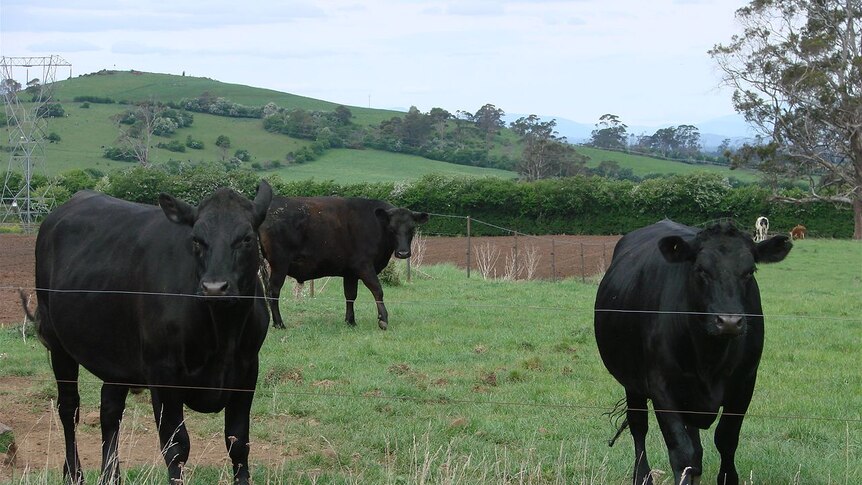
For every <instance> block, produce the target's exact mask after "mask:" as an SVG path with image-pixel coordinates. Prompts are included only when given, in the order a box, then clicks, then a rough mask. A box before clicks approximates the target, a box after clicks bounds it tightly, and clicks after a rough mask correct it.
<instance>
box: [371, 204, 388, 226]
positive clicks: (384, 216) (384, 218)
mask: <svg viewBox="0 0 862 485" xmlns="http://www.w3.org/2000/svg"><path fill="white" fill-rule="evenodd" d="M374 215H375V216H377V218H378V219H380V222H382V223H383V225H384V226H388V225H389V211H388V210H386V209H384V208H383V207H378V208H376V209H374Z"/></svg>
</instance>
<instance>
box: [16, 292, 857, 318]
mask: <svg viewBox="0 0 862 485" xmlns="http://www.w3.org/2000/svg"><path fill="white" fill-rule="evenodd" d="M0 290H5V291H27V292H34V291H36V292H40V291H41V292H48V293H67V294H70V293H96V294H106V295H141V296H158V297H177V298H199V299H215V300H225V299H232V298H237V299H240V298H242V299H247V300H265V301H273V300H280V299H276V298H272V297H268V296H252V295H247V296H243V295H238V296H236V297H233V296H230V297H224V296H210V295H198V294H194V293H164V292H148V291H140V292H136V291H127V290H119V291H115V290H88V289H63V290H61V289H51V288H36V287H22V286H0ZM312 298H313V299H315V300H319V301H322V302H333V303H343V302H351V303H354V304H355V303H356V302H358V301H359V299H358V298H357V299H354V300H347V299H344V298H328V297H320V296H314V297H312ZM363 301H364V300H363ZM371 302H374V303H385V304H387V305H389V306H397V305H409V306H417V305H418V306H421V305H429V306H445V307H447V308H451V307H452V306H453V305H461V306H463V307H467V308H481V309H486V310H487V309H499V310H511V309H513V308H519V309H528V310H548V311H558V312H566V313H573V312H576V311H578V309H577V308H575V307H555V306H539V305H528V304H527V305H524V304H518V305H514V304H513V305H495V304H477V303H469V304H463V303H462V302H461V301H460V300H439V301H429V300H427V299H425V300H391V299H390V300H387V301H385V302H381V301H376V300H371ZM22 311H23V310H22ZM594 312H603V313H628V314H647V315H692V316H719V315H728V314H727V313H717V312H693V311H669V310H625V309H617V308H594V309H590V310H588V311H587V312H584V314H585V315H588V316H589V315H592V314H593V313H594ZM731 315H733V316H741V317H763V318H766V319H799V318H804V319H806V320H823V321H835V322H854V323H859V324H862V317H857V318H853V317H833V316H822V315H821V316H818V315H786V314H759V313H739V314H731Z"/></svg>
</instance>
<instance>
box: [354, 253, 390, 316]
mask: <svg viewBox="0 0 862 485" xmlns="http://www.w3.org/2000/svg"><path fill="white" fill-rule="evenodd" d="M360 278H362V283H364V284H365V287H366V288H368V290H369V291H370V292H371V294H372V295H373V296H374V302H375V303H376V304H377V326H378V327H380V330H386V329H387V328H388V327H389V313H388V312H387V311H386V305H384V304H383V285H381V284H380V279H379V278H377V273H375V272H374V269H373V268H371V271H365V272H364V274H361V275H360Z"/></svg>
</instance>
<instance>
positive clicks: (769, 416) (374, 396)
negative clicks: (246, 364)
mask: <svg viewBox="0 0 862 485" xmlns="http://www.w3.org/2000/svg"><path fill="white" fill-rule="evenodd" d="M93 377H96V376H93ZM20 379H21V380H28V381H31V382H39V383H43V384H44V383H49V382H57V383H64V384H75V385H78V386H82V385H91V384H92V385H100V386H101V385H109V386H118V387H129V388H135V389H149V388H163V389H181V390H204V391H226V392H261V390H260V389H257V388H255V389H240V388H226V387H206V386H183V385H173V384H138V383H129V382H110V381H101V380H100V382H95V381H86V380H80V379H75V380H71V379H53V378H50V377H32V378H31V377H20ZM96 379H98V377H96ZM279 394H280V395H289V396H290V395H292V396H303V397H319V398H345V399H356V398H360V399H369V400H370V399H380V400H389V401H412V402H419V403H425V404H427V403H433V404H469V405H477V404H478V405H486V404H487V405H493V406H509V407H516V406H518V407H535V408H543V409H564V410H590V411H605V413H606V414H608V413H610V412H613V411H614V410H616V409H617V407H616V405H613V406H611V407H608V406H599V405H587V404H560V403H541V402H527V401H494V400H479V399H454V398H447V397H442V398H441V397H440V396H435V397H428V398H426V397H413V396H396V395H381V394H369V393H363V394H351V393H346V392H314V391H297V390H288V391H282V390H279ZM441 401H443V402H441ZM619 409H622V410H629V411H641V412H650V411H651V412H653V413H655V414H662V413H676V414H687V415H698V416H702V415H722V416H742V417H746V418H758V419H774V420H784V421H821V422H836V423H845V424H850V423H862V418H855V417H843V418H830V417H824V416H815V415H780V414H759V413H747V412H746V413H731V412H724V411H720V412H710V411H689V410H674V409H655V408H653V409H649V408H629V407H625V408H619Z"/></svg>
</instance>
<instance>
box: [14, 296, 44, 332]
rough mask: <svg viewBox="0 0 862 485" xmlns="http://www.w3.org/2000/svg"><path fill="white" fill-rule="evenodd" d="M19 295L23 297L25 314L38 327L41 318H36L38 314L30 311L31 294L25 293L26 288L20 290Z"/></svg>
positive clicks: (22, 304)
mask: <svg viewBox="0 0 862 485" xmlns="http://www.w3.org/2000/svg"><path fill="white" fill-rule="evenodd" d="M18 296H20V297H21V306H22V307H24V314H25V315H26V316H27V320H29V321H31V322H33V323H34V324H35V325H36V326H37V327H38V326H39V320H38V319H37V318H36V315H33V314H32V313H30V307H29V306H28V305H27V303H28V302H29V300H30V295H28V294H27V293H24V290H18Z"/></svg>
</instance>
